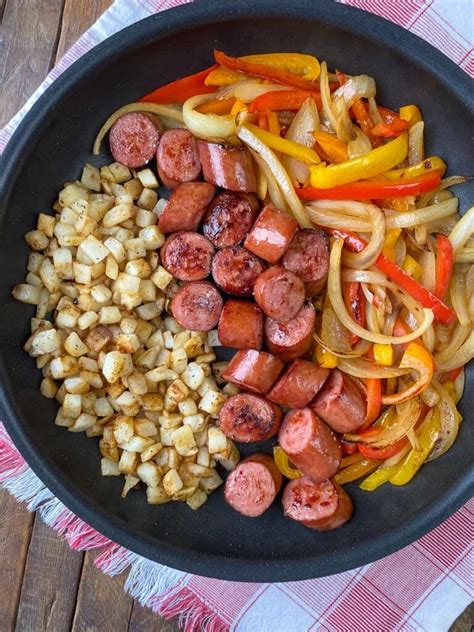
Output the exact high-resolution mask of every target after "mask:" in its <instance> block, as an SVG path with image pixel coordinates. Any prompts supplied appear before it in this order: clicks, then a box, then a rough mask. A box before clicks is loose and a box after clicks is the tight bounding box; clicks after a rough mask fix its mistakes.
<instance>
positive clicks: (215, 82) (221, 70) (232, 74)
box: [204, 64, 249, 88]
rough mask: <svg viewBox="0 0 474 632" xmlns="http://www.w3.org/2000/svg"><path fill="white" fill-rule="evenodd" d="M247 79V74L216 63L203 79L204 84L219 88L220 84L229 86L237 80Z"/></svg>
mask: <svg viewBox="0 0 474 632" xmlns="http://www.w3.org/2000/svg"><path fill="white" fill-rule="evenodd" d="M246 79H249V76H248V75H245V74H244V73H243V72H239V71H238V70H231V69H230V68H226V67H225V66H219V65H217V64H216V66H215V69H214V70H212V71H211V72H210V73H209V74H208V75H207V77H206V78H205V79H204V83H205V85H206V86H213V87H214V88H220V87H222V86H231V85H232V84H233V83H237V82H238V81H245V80H246Z"/></svg>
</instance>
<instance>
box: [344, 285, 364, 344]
mask: <svg viewBox="0 0 474 632" xmlns="http://www.w3.org/2000/svg"><path fill="white" fill-rule="evenodd" d="M342 294H343V297H344V303H345V305H346V307H347V309H348V311H349V313H350V314H351V315H352V318H353V319H354V320H355V322H356V323H357V324H358V325H360V326H361V327H365V298H364V295H363V293H362V290H361V287H360V283H358V282H357V281H348V282H346V283H343V284H342ZM358 341H359V336H357V335H355V334H353V333H351V334H350V336H349V342H350V344H351V345H355V344H356V342H358Z"/></svg>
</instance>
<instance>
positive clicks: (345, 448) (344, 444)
mask: <svg viewBox="0 0 474 632" xmlns="http://www.w3.org/2000/svg"><path fill="white" fill-rule="evenodd" d="M341 450H342V454H349V455H350V454H355V453H356V452H357V443H349V441H344V439H341Z"/></svg>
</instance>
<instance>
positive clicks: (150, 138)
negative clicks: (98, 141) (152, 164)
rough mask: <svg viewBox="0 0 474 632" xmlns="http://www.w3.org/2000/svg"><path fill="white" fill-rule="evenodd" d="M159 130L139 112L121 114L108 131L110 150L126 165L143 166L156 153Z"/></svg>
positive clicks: (116, 158)
mask: <svg viewBox="0 0 474 632" xmlns="http://www.w3.org/2000/svg"><path fill="white" fill-rule="evenodd" d="M159 138H160V136H159V132H158V130H157V128H156V127H155V125H154V124H153V123H152V121H151V120H150V118H148V116H146V114H142V113H141V112H130V113H129V114H124V115H123V116H121V117H120V118H119V119H118V120H117V121H116V122H115V123H114V125H113V126H112V128H111V130H110V133H109V143H110V151H111V153H112V156H113V157H114V158H115V160H116V161H117V162H120V163H121V164H122V165H125V166H126V167H130V168H132V169H137V168H138V167H143V166H144V165H146V164H147V162H149V161H150V160H151V159H152V158H153V156H154V155H155V154H156V149H157V147H158V141H159Z"/></svg>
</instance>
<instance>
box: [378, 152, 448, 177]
mask: <svg viewBox="0 0 474 632" xmlns="http://www.w3.org/2000/svg"><path fill="white" fill-rule="evenodd" d="M432 171H439V173H440V175H441V177H443V176H444V174H445V171H446V163H445V162H444V160H441V158H440V157H439V156H430V157H429V158H425V159H424V160H423V161H422V162H419V163H418V164H417V165H412V166H411V167H405V168H404V169H392V170H391V171H387V172H386V173H384V174H383V177H384V179H386V180H403V181H404V182H407V181H408V180H411V179H412V178H418V177H419V176H423V175H425V174H427V173H430V172H432Z"/></svg>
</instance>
